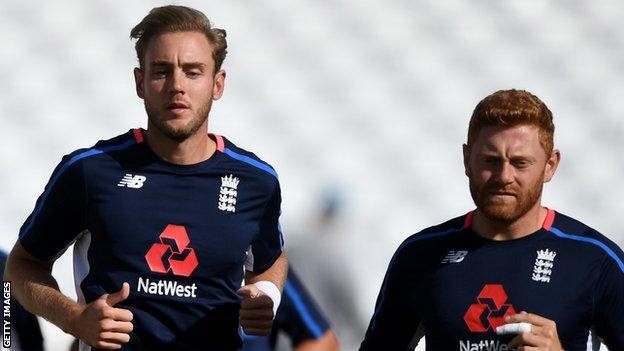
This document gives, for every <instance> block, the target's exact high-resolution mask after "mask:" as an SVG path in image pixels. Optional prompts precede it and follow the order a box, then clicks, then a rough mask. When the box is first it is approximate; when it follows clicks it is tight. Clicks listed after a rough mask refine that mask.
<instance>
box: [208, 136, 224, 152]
mask: <svg viewBox="0 0 624 351" xmlns="http://www.w3.org/2000/svg"><path fill="white" fill-rule="evenodd" d="M208 135H209V136H210V137H212V139H213V140H214V141H215V142H216V143H217V150H218V151H221V152H223V150H225V143H224V142H223V137H222V136H220V135H218V134H212V133H208Z"/></svg>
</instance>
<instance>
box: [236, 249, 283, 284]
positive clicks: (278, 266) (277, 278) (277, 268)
mask: <svg viewBox="0 0 624 351" xmlns="http://www.w3.org/2000/svg"><path fill="white" fill-rule="evenodd" d="M287 272H288V259H287V258H286V254H285V253H283V252H282V254H281V255H280V256H279V257H278V258H277V260H275V262H273V265H272V266H271V267H270V268H269V269H267V270H266V271H264V272H262V273H258V274H256V273H254V272H249V271H248V272H247V273H246V275H245V283H246V284H253V283H256V282H259V281H261V280H268V281H270V282H272V283H273V284H275V285H276V286H277V287H278V288H279V289H280V291H281V290H283V288H284V282H285V281H286V273H287Z"/></svg>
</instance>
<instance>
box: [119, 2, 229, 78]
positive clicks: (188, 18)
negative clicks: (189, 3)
mask: <svg viewBox="0 0 624 351" xmlns="http://www.w3.org/2000/svg"><path fill="white" fill-rule="evenodd" d="M186 31H197V32H201V33H204V34H205V35H206V38H208V41H210V43H211V44H212V58H213V59H214V62H215V69H214V71H215V72H216V71H218V70H219V69H221V65H222V64H223V60H225V55H226V54H227V41H226V40H225V36H226V33H225V30H223V29H219V28H212V24H211V23H210V20H208V17H206V15H204V14H203V13H202V12H201V11H198V10H195V9H192V8H190V7H186V6H176V5H168V6H162V7H155V8H153V9H152V10H151V11H150V12H149V14H148V15H147V16H145V18H143V20H142V21H141V23H139V24H137V25H136V26H135V27H134V28H132V30H131V31H130V38H132V39H138V40H137V42H136V44H135V46H134V48H135V49H136V53H137V57H138V59H139V67H140V68H141V69H143V67H144V65H145V62H144V59H145V49H146V48H147V44H148V43H149V41H150V39H151V38H153V37H154V36H156V35H159V34H162V33H167V32H186Z"/></svg>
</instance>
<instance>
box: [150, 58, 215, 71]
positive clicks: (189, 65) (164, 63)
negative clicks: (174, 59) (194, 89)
mask: <svg viewBox="0 0 624 351" xmlns="http://www.w3.org/2000/svg"><path fill="white" fill-rule="evenodd" d="M150 66H152V67H173V63H171V62H170V61H164V60H155V61H152V62H150ZM182 68H184V69H190V68H200V69H204V68H206V64H205V63H203V62H186V63H183V64H182Z"/></svg>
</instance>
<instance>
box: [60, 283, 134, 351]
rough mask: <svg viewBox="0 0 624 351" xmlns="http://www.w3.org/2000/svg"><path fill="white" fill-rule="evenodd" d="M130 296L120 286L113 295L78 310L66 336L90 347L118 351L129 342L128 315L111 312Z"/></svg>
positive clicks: (122, 310)
mask: <svg viewBox="0 0 624 351" xmlns="http://www.w3.org/2000/svg"><path fill="white" fill-rule="evenodd" d="M129 295H130V285H129V284H128V283H123V286H122V287H121V290H119V291H118V292H116V293H114V294H104V295H102V296H100V297H99V298H98V299H97V300H95V301H93V302H91V303H90V304H88V305H81V310H80V311H78V313H77V315H76V316H75V317H74V318H73V321H72V323H71V325H72V326H73V328H71V330H70V332H71V333H72V334H73V335H74V336H75V337H76V338H78V339H80V340H82V341H83V342H85V343H87V344H88V345H89V346H91V347H95V348H98V349H105V350H116V349H120V348H121V345H122V344H125V343H127V342H128V341H130V335H128V333H130V332H131V331H132V329H133V325H132V323H131V322H132V318H133V317H132V312H130V311H128V310H126V309H122V308H115V307H113V306H115V305H116V304H118V303H119V302H121V301H124V300H125V299H127V298H128V296H129Z"/></svg>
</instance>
